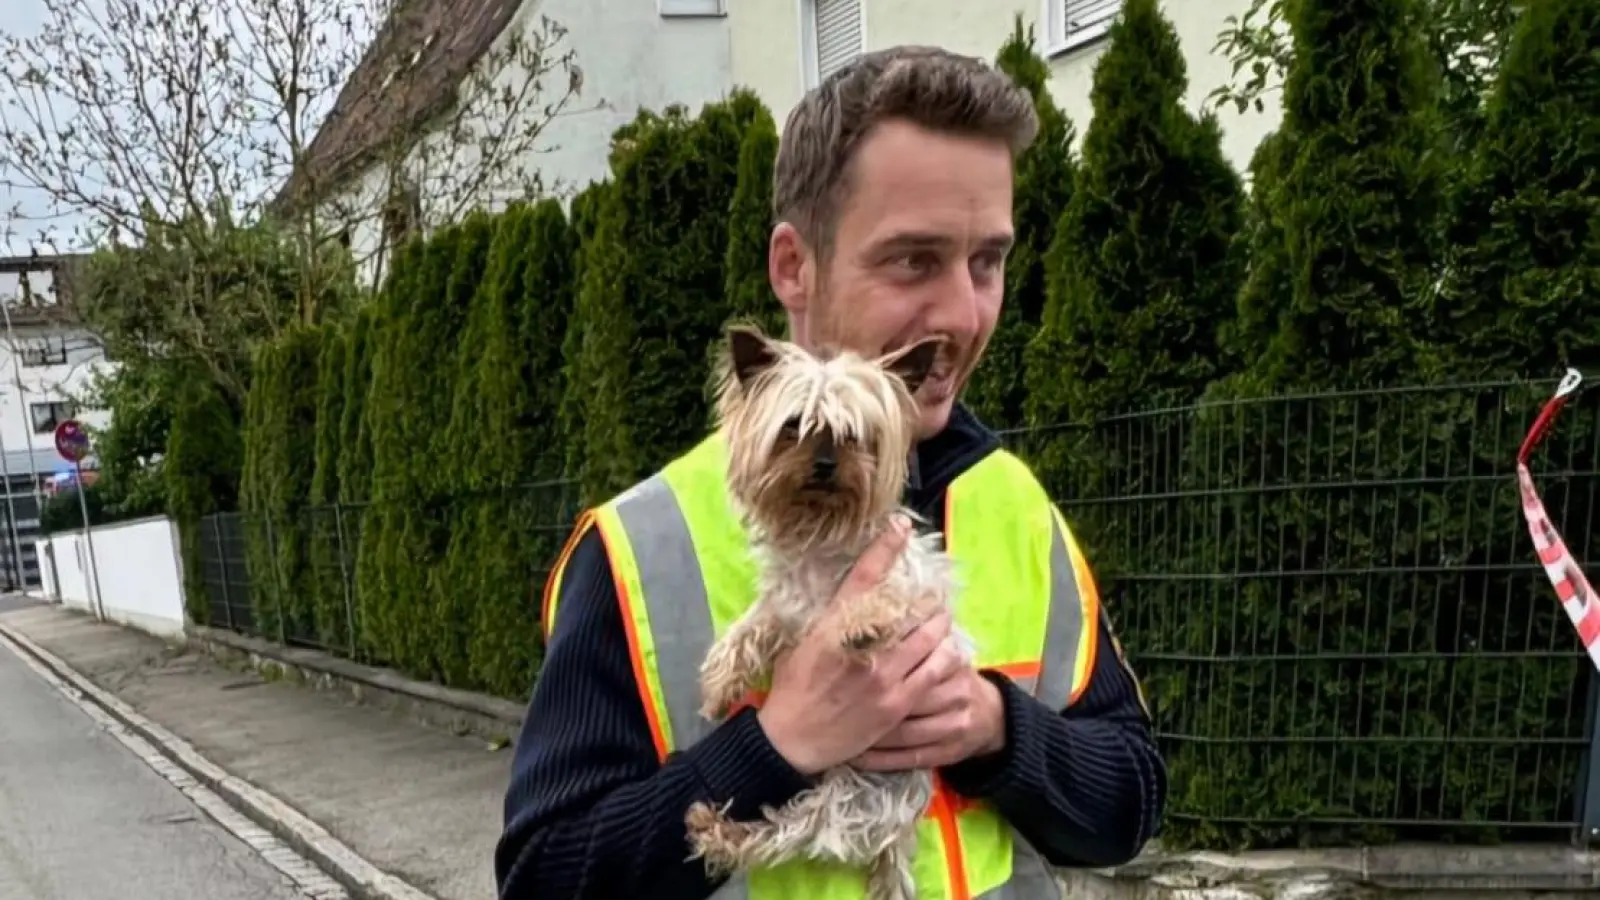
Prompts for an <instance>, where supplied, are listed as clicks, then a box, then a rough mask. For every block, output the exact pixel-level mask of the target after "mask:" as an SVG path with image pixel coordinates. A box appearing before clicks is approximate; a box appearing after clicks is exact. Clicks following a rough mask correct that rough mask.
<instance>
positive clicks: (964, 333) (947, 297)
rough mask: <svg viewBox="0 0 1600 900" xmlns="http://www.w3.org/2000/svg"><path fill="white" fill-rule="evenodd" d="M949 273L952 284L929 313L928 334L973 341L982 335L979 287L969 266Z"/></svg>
mask: <svg viewBox="0 0 1600 900" xmlns="http://www.w3.org/2000/svg"><path fill="white" fill-rule="evenodd" d="M949 271H950V275H949V276H948V277H949V282H948V283H947V284H946V285H944V289H943V290H941V291H940V292H939V296H938V300H937V301H935V303H934V308H933V309H932V310H930V311H929V314H928V322H927V327H928V331H929V332H931V333H934V334H946V335H949V336H950V337H952V338H955V339H956V340H957V341H966V340H970V339H972V338H973V337H975V336H976V335H977V333H978V286H977V284H976V283H974V281H973V279H972V272H971V271H969V270H968V269H967V267H966V266H951V267H950V270H949Z"/></svg>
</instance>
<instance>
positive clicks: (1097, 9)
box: [1045, 0, 1122, 53]
mask: <svg viewBox="0 0 1600 900" xmlns="http://www.w3.org/2000/svg"><path fill="white" fill-rule="evenodd" d="M1121 9H1122V0H1045V17H1046V23H1047V24H1048V25H1049V28H1050V31H1049V34H1050V48H1049V49H1050V52H1052V53H1060V52H1062V51H1064V50H1071V49H1073V48H1074V47H1081V46H1083V45H1084V44H1089V43H1093V42H1094V41H1097V40H1099V39H1100V38H1102V37H1105V35H1106V32H1107V31H1109V30H1111V20H1112V19H1115V18H1116V17H1117V12H1118V11H1120V10H1121Z"/></svg>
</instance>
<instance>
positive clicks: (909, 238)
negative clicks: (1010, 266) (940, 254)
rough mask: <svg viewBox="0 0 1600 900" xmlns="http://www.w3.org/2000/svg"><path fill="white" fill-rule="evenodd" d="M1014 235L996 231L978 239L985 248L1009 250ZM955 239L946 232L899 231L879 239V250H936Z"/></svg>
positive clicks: (1014, 239) (948, 244)
mask: <svg viewBox="0 0 1600 900" xmlns="http://www.w3.org/2000/svg"><path fill="white" fill-rule="evenodd" d="M1015 242H1016V237H1015V236H1014V235H1012V234H1011V233H1010V232H996V233H994V234H991V235H989V236H988V237H986V238H984V239H983V240H981V241H979V242H978V243H979V246H980V247H981V248H983V249H985V250H1001V251H1005V250H1010V249H1011V245H1012V244H1013V243H1015ZM953 243H955V240H954V239H953V238H951V237H950V236H949V235H946V234H939V233H937V232H932V231H901V232H897V233H895V234H891V235H889V236H888V237H886V238H884V239H883V240H881V241H879V242H878V244H877V247H878V249H879V250H937V249H942V248H944V247H948V246H950V245H951V244H953Z"/></svg>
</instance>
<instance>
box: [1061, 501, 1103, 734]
mask: <svg viewBox="0 0 1600 900" xmlns="http://www.w3.org/2000/svg"><path fill="white" fill-rule="evenodd" d="M1058 521H1059V520H1058ZM1066 538H1067V554H1068V555H1069V556H1071V557H1072V577H1073V580H1074V581H1076V582H1077V583H1078V597H1079V598H1080V601H1081V603H1082V604H1083V625H1082V627H1081V628H1080V630H1079V632H1078V657H1077V665H1076V666H1074V668H1075V669H1076V671H1075V672H1073V674H1072V682H1073V685H1072V695H1071V696H1070V698H1069V699H1068V700H1067V705H1068V706H1071V705H1072V704H1074V703H1077V702H1078V698H1079V697H1081V696H1083V692H1084V691H1085V690H1087V689H1088V687H1089V682H1090V681H1091V680H1092V679H1093V678H1094V663H1095V655H1096V652H1097V651H1098V650H1099V649H1100V588H1099V587H1098V586H1096V585H1095V582H1094V572H1093V571H1091V570H1090V568H1089V560H1088V559H1086V558H1085V557H1084V555H1083V550H1082V548H1080V547H1079V546H1078V539H1077V538H1076V537H1074V536H1073V534H1072V532H1071V531H1070V530H1067V531H1066Z"/></svg>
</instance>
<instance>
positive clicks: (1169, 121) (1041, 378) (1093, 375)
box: [1027, 0, 1242, 495]
mask: <svg viewBox="0 0 1600 900" xmlns="http://www.w3.org/2000/svg"><path fill="white" fill-rule="evenodd" d="M1110 39H1111V44H1110V46H1109V47H1108V48H1107V49H1106V52H1105V54H1104V55H1103V56H1101V58H1100V59H1099V61H1098V62H1097V63H1096V65H1095V71H1094V87H1093V89H1092V92H1091V97H1092V99H1093V102H1094V110H1095V114H1094V119H1093V121H1092V122H1091V123H1090V125H1089V128H1088V131H1087V132H1086V133H1085V135H1084V146H1083V161H1082V164H1081V166H1080V167H1079V171H1078V185H1077V188H1076V189H1075V190H1074V192H1073V194H1072V199H1071V202H1070V203H1069V204H1068V205H1067V208H1066V211H1065V212H1064V214H1063V215H1062V217H1061V221H1060V223H1059V225H1058V227H1057V230H1056V233H1055V235H1054V241H1053V243H1052V245H1051V247H1050V249H1049V252H1048V255H1047V257H1046V259H1045V269H1046V277H1047V287H1046V291H1047V300H1046V306H1045V310H1044V323H1043V326H1042V327H1041V328H1040V330H1039V332H1038V333H1037V334H1036V335H1035V337H1034V339H1033V345H1032V346H1031V347H1030V352H1029V360H1028V372H1027V377H1028V379H1029V386H1030V389H1029V398H1028V400H1029V404H1030V409H1029V419H1030V420H1031V421H1032V422H1033V423H1034V424H1036V425H1051V424H1058V423H1064V422H1067V421H1069V420H1070V421H1088V420H1093V419H1096V418H1099V417H1102V416H1106V415H1109V414H1111V413H1113V412H1123V411H1127V410H1129V409H1131V408H1137V407H1141V406H1145V405H1163V404H1171V403H1182V402H1185V401H1191V400H1193V399H1194V398H1196V397H1198V396H1199V394H1200V393H1201V392H1202V391H1203V390H1204V389H1205V387H1206V385H1207V384H1208V383H1209V382H1210V381H1211V380H1212V379H1213V378H1215V377H1216V376H1217V375H1218V374H1219V372H1218V360H1219V354H1218V329H1219V326H1220V325H1221V324H1222V323H1223V322H1224V321H1226V320H1227V319H1228V318H1230V317H1231V315H1232V313H1233V311H1234V308H1235V303H1236V299H1237V295H1238V290H1239V284H1240V282H1241V279H1242V265H1241V260H1240V256H1239V255H1238V254H1237V253H1236V252H1234V249H1233V248H1234V239H1235V236H1236V234H1237V232H1238V229H1239V222H1240V216H1241V208H1242V194H1241V189H1240V184H1239V178H1238V175H1237V174H1236V173H1235V172H1234V170H1233V169H1232V167H1231V166H1230V165H1229V163H1228V161H1227V159H1226V158H1225V157H1224V156H1223V154H1222V147H1221V132H1220V130H1219V128H1218V126H1217V123H1216V120H1215V119H1214V118H1213V117H1211V116H1210V115H1209V114H1208V115H1205V116H1203V117H1200V118H1198V119H1197V118H1196V117H1195V116H1194V115H1192V114H1191V113H1190V112H1189V111H1188V110H1187V109H1186V108H1185V106H1184V102H1183V97H1184V92H1185V90H1186V89H1187V86H1188V77H1187V74H1186V64H1185V61H1184V56H1183V51H1182V49H1181V48H1180V46H1179V44H1178V36H1177V32H1176V31H1175V29H1174V28H1173V27H1172V24H1171V23H1170V22H1168V21H1167V20H1166V18H1164V17H1163V16H1162V14H1161V11H1160V9H1159V7H1158V4H1157V2H1156V0H1128V2H1127V3H1126V4H1125V5H1124V6H1123V8H1122V14H1121V15H1120V17H1119V18H1118V19H1117V20H1116V22H1115V23H1114V24H1113V25H1112V26H1111V34H1110ZM1085 434H1086V433H1085V432H1082V431H1073V430H1067V431H1057V432H1054V433H1053V434H1052V436H1051V438H1050V440H1049V441H1048V445H1047V446H1045V447H1044V448H1043V449H1042V452H1041V456H1040V460H1041V461H1040V465H1041V468H1042V469H1043V470H1044V475H1045V477H1046V479H1047V480H1049V481H1050V482H1051V485H1052V487H1053V488H1054V489H1055V490H1056V491H1058V492H1066V493H1068V494H1070V495H1077V494H1079V493H1081V492H1083V491H1085V490H1088V489H1090V488H1091V486H1095V488H1094V489H1096V490H1099V489H1115V490H1123V489H1133V488H1134V487H1135V484H1134V483H1133V482H1128V483H1126V484H1125V483H1124V481H1126V479H1136V480H1142V479H1148V478H1151V477H1158V476H1157V473H1156V472H1155V471H1154V470H1153V469H1152V465H1153V464H1154V462H1155V459H1154V458H1145V457H1142V456H1141V457H1138V458H1134V457H1131V456H1129V455H1127V454H1126V453H1124V454H1121V455H1116V459H1117V460H1118V461H1119V462H1118V463H1117V465H1118V471H1117V472H1110V471H1108V470H1106V468H1105V467H1106V466H1109V465H1111V464H1112V463H1111V459H1112V455H1108V454H1102V453H1099V452H1097V451H1095V450H1093V448H1088V447H1085V446H1079V445H1080V443H1081V441H1082V439H1083V436H1084V435H1085ZM1168 437H1169V436H1167V435H1155V436H1153V437H1152V440H1151V441H1150V442H1148V444H1147V445H1146V447H1145V449H1144V450H1141V451H1139V452H1141V453H1146V452H1147V453H1151V454H1165V455H1166V456H1169V457H1170V456H1171V455H1172V452H1169V451H1168V449H1167V448H1166V441H1167V438H1168ZM1108 478H1116V479H1119V480H1117V481H1116V482H1115V488H1113V487H1112V485H1111V484H1109V483H1107V482H1106V479H1108Z"/></svg>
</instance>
